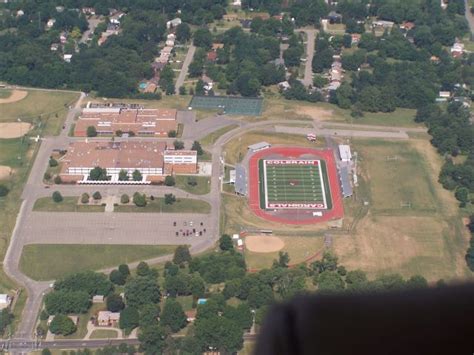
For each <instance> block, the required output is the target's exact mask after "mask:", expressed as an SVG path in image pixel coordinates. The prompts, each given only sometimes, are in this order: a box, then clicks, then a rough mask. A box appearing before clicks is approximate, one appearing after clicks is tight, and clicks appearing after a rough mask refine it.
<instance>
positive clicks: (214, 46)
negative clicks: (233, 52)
mask: <svg viewBox="0 0 474 355" xmlns="http://www.w3.org/2000/svg"><path fill="white" fill-rule="evenodd" d="M222 48H224V43H213V44H212V50H213V51H217V50H218V49H222Z"/></svg>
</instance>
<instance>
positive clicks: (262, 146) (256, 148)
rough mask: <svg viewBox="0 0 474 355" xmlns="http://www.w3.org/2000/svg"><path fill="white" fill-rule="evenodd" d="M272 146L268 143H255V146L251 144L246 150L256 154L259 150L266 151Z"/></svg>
mask: <svg viewBox="0 0 474 355" xmlns="http://www.w3.org/2000/svg"><path fill="white" fill-rule="evenodd" d="M271 146H272V145H271V144H270V143H267V142H259V143H255V144H251V145H249V146H248V149H249V150H250V151H251V152H252V153H255V152H258V151H260V150H264V149H268V148H270V147H271Z"/></svg>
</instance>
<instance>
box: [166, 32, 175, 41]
mask: <svg viewBox="0 0 474 355" xmlns="http://www.w3.org/2000/svg"><path fill="white" fill-rule="evenodd" d="M166 40H167V41H173V42H174V41H175V40H176V35H175V34H174V33H170V34H169V35H167V36H166Z"/></svg>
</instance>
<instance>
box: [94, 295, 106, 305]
mask: <svg viewBox="0 0 474 355" xmlns="http://www.w3.org/2000/svg"><path fill="white" fill-rule="evenodd" d="M92 303H104V296H102V295H95V296H93V297H92Z"/></svg>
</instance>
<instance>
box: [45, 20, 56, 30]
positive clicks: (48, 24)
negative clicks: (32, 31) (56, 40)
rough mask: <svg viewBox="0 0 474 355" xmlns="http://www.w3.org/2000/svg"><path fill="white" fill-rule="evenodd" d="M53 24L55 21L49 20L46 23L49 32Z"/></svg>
mask: <svg viewBox="0 0 474 355" xmlns="http://www.w3.org/2000/svg"><path fill="white" fill-rule="evenodd" d="M55 23H56V19H54V18H50V19H49V20H48V22H46V29H48V30H49V29H50V28H52V27H53V26H54V24H55Z"/></svg>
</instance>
